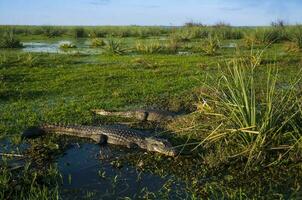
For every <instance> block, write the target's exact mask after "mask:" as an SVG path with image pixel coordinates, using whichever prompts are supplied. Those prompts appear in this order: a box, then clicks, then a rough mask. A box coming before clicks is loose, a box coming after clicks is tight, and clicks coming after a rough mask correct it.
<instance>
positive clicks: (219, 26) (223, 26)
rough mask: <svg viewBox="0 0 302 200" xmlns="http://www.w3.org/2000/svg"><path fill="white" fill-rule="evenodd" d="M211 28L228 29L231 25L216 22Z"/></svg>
mask: <svg viewBox="0 0 302 200" xmlns="http://www.w3.org/2000/svg"><path fill="white" fill-rule="evenodd" d="M213 27H215V28H226V27H227V28H230V27H231V24H230V23H227V22H224V21H220V22H217V23H216V24H214V25H213Z"/></svg>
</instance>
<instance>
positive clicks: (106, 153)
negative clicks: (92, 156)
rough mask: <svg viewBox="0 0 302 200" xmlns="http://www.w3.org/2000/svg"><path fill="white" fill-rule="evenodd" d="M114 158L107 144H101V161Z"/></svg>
mask: <svg viewBox="0 0 302 200" xmlns="http://www.w3.org/2000/svg"><path fill="white" fill-rule="evenodd" d="M112 156H113V154H112V151H111V149H110V147H109V145H107V144H101V145H100V155H99V158H100V159H101V160H107V159H109V158H111V157H112Z"/></svg>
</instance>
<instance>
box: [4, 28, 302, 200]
mask: <svg viewBox="0 0 302 200" xmlns="http://www.w3.org/2000/svg"><path fill="white" fill-rule="evenodd" d="M8 28H11V27H7V26H2V27H0V32H1V34H7V33H6V32H5V30H7V29H8ZM13 28H14V32H13V33H14V34H13V35H12V37H11V38H9V37H8V39H7V40H6V41H8V42H6V43H7V44H9V45H6V46H18V45H20V44H21V42H20V41H26V42H27V41H39V42H40V41H41V40H46V41H49V42H53V41H55V42H58V41H66V40H70V41H73V42H74V43H63V44H62V45H61V46H60V48H62V49H69V48H76V47H77V48H81V46H80V45H83V44H84V45H83V46H85V45H86V47H85V48H87V49H90V48H92V47H93V48H96V49H93V50H100V52H99V53H98V54H89V53H80V52H77V53H70V54H68V55H67V54H59V53H47V54H46V53H35V52H30V53H29V52H26V53H25V52H23V51H19V50H18V51H17V50H14V51H11V50H6V49H2V50H1V52H0V112H1V115H0V138H1V139H2V140H3V141H4V142H3V143H1V144H0V145H2V146H3V147H5V148H3V151H4V149H6V147H7V146H8V147H7V148H8V150H9V149H10V145H7V142H6V141H7V140H9V141H10V142H11V143H16V144H14V145H15V147H17V149H18V151H16V152H19V147H20V148H21V146H22V145H23V144H28V143H27V142H28V140H23V139H21V137H20V135H19V133H20V132H22V130H24V129H25V128H27V127H30V126H36V125H39V124H41V123H45V122H46V123H69V124H85V125H98V124H100V123H101V124H111V123H117V122H120V121H121V120H124V119H117V118H109V119H107V118H103V117H97V116H94V115H92V114H91V113H90V110H91V109H95V108H103V109H109V110H111V109H112V110H127V109H135V108H157V109H161V110H169V111H173V112H176V113H182V114H183V113H185V115H183V116H182V117H180V118H177V119H175V120H174V121H170V122H167V123H160V124H151V123H150V124H149V123H136V122H133V121H130V122H129V121H126V120H125V121H126V122H125V123H128V124H130V126H131V127H133V128H139V129H145V128H146V129H148V130H149V129H151V131H150V132H152V133H153V132H156V134H158V135H160V136H161V137H164V138H169V141H171V142H172V143H173V145H174V146H175V148H176V149H177V150H178V151H179V152H181V154H180V155H179V156H178V157H176V158H174V159H172V158H166V157H164V156H161V155H157V154H151V153H144V152H135V153H129V154H123V155H124V157H123V156H122V158H119V159H117V160H114V161H113V162H112V163H113V164H112V166H115V167H114V168H112V170H113V171H114V170H116V171H119V172H120V173H122V172H123V173H125V171H126V170H125V169H126V168H127V169H128V167H129V166H131V167H133V168H135V171H137V172H138V174H139V175H138V177H137V180H134V181H133V182H136V181H138V182H139V180H140V178H141V177H140V176H141V174H144V173H150V174H151V175H150V176H153V175H154V176H160V177H165V178H163V179H161V180H165V181H166V183H163V185H162V189H160V190H159V191H158V192H154V191H153V192H151V191H148V186H149V185H147V186H146V187H145V188H144V189H141V191H140V192H139V193H137V194H133V195H132V196H131V195H128V196H127V195H121V194H120V195H121V196H118V197H124V198H126V199H127V198H128V199H129V198H133V199H137V198H142V199H144V198H145V199H146V198H149V199H160V198H163V199H169V198H170V199H177V198H176V197H178V198H179V199H200V198H209V199H223V198H224V199H240V198H241V199H246V198H248V199H253V198H254V199H259V198H260V199H261V198H262V199H265V198H272V197H276V196H278V198H279V197H280V198H283V199H290V198H293V199H295V198H296V197H299V196H301V193H302V191H301V187H300V185H301V180H302V179H301V177H302V174H301V167H302V165H301V160H302V158H301V155H302V154H301V153H302V135H301V132H302V130H301V129H302V126H301V119H302V104H301V102H302V99H301V98H302V96H301V78H300V76H301V73H299V72H300V69H301V53H302V51H301V48H302V45H301V44H302V42H301V41H302V39H301V38H302V31H301V26H299V25H296V26H289V25H287V24H284V23H280V22H276V23H273V24H272V26H271V27H255V28H252V27H232V26H230V25H229V24H226V23H217V24H216V25H215V26H206V25H204V24H200V23H193V22H192V23H188V24H186V26H183V27H138V26H130V27H114V26H108V27H52V26H41V27H39V26H35V27H27V26H15V27H13ZM17 37H18V39H20V41H19V40H18V39H16V38H17ZM88 37H89V38H88ZM67 38H68V39H67ZM75 38H78V39H77V40H76V39H75ZM3 40H5V37H4V39H3ZM58 43H60V42H58ZM1 44H4V43H1ZM24 44H26V43H24ZM230 44H234V45H230ZM3 47H4V46H3ZM56 47H57V46H56ZM6 48H7V47H6ZM9 48H10V47H9ZM71 52H73V51H71ZM2 140H1V141H2ZM41 140H42V141H43V142H41V143H38V142H37V141H36V140H30V141H31V142H30V144H29V146H30V147H31V148H32V150H31V151H30V152H29V151H23V152H22V151H21V150H20V151H21V153H24V155H25V156H27V158H28V160H29V161H32V160H33V158H35V159H38V160H39V162H41V163H42V164H41V165H39V166H38V167H37V166H36V165H35V164H30V165H29V164H27V165H22V167H21V168H18V169H16V170H15V169H13V170H12V165H11V162H14V159H13V158H12V159H10V158H7V159H6V158H4V156H1V161H0V162H1V166H0V198H6V197H9V198H10V199H13V198H19V199H49V198H53V199H58V198H62V193H64V191H63V190H62V189H61V187H64V186H62V180H61V179H62V177H61V176H60V173H65V174H64V177H65V179H64V181H65V182H64V181H63V182H64V184H69V182H73V181H74V179H75V182H76V177H72V176H71V175H70V174H69V172H70V171H69V168H68V166H69V165H70V163H63V164H62V163H60V164H61V170H59V169H57V168H56V167H54V165H52V164H51V165H49V163H47V162H59V161H58V157H64V156H66V155H62V154H61V153H62V152H63V151H65V150H66V149H68V148H73V147H72V146H76V148H74V149H75V151H80V150H83V149H85V148H78V147H77V146H78V145H79V144H78V142H79V141H81V140H77V139H73V138H64V139H62V138H60V141H61V140H62V143H63V144H61V143H60V144H59V143H55V142H47V141H48V140H51V141H52V140H55V139H53V138H52V137H48V136H47V137H43V138H42V139H41ZM45 140H47V141H45ZM74 141H76V142H74ZM14 145H13V146H14ZM80 145H81V143H80ZM80 145H79V146H80ZM2 146H1V147H2ZM1 151H2V148H1ZM122 151H128V150H124V149H122ZM16 152H15V151H9V152H8V153H12V154H15V153H16ZM41 152H42V153H41ZM44 152H48V153H49V152H52V153H55V154H56V156H58V157H56V156H54V157H52V159H43V154H44ZM0 153H2V152H0ZM89 154H91V152H89ZM41 155H42V156H41ZM91 159H94V155H91V156H90V157H89V159H88V160H91ZM45 160H46V161H45ZM45 162H46V163H47V165H45V166H46V167H45V168H44V167H42V168H40V167H41V166H44V164H45ZM101 165H105V164H104V163H103V162H100V163H99V165H97V166H95V167H98V166H101ZM106 165H107V164H106ZM62 166H63V167H62ZM123 166H127V167H124V168H123ZM62 169H64V170H62ZM85 170H86V168H85ZM94 172H96V173H95V175H96V177H98V178H99V180H101V181H107V182H102V183H106V184H112V185H113V186H114V187H116V186H117V183H118V181H119V178H118V177H117V176H116V177H115V176H114V177H111V178H108V177H107V178H106V176H107V174H106V173H107V172H106V171H102V170H101V169H96V170H95V171H94ZM94 172H93V173H94ZM126 175H127V174H126ZM66 177H67V178H66ZM66 179H67V180H66ZM121 179H122V178H121ZM178 181H179V182H178ZM64 184H63V185H64ZM106 184H104V185H106ZM173 184H174V185H173ZM175 184H179V185H181V186H180V187H179V188H182V189H183V190H184V191H182V190H181V192H180V191H178V190H177V189H175V187H176V186H175ZM70 185H71V184H69V185H68V186H70ZM70 187H71V186H70ZM67 188H68V187H67ZM122 188H125V187H122ZM87 190H88V191H89V192H88V193H87V194H86V193H85V195H86V196H87V198H88V197H91V198H92V197H93V195H94V193H95V190H93V189H91V190H89V188H88V189H87ZM68 192H69V193H72V191H71V190H68ZM68 192H67V193H68ZM178 192H179V193H181V194H178ZM81 195H83V194H81ZM85 195H84V196H85ZM96 198H97V197H96Z"/></svg>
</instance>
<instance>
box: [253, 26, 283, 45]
mask: <svg viewBox="0 0 302 200" xmlns="http://www.w3.org/2000/svg"><path fill="white" fill-rule="evenodd" d="M254 34H255V38H256V40H257V41H259V42H260V43H262V44H273V43H279V42H281V41H284V40H288V35H287V32H286V29H284V28H280V27H273V28H262V29H257V30H256V31H255V32H254Z"/></svg>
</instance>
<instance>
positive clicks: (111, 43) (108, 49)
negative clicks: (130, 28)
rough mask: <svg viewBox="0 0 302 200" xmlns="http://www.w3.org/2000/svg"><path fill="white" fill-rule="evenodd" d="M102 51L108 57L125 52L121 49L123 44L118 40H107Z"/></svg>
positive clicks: (125, 50) (124, 49) (123, 48)
mask: <svg viewBox="0 0 302 200" xmlns="http://www.w3.org/2000/svg"><path fill="white" fill-rule="evenodd" d="M104 51H105V53H106V54H109V55H122V54H125V53H126V52H127V49H126V48H125V47H123V44H122V42H121V41H119V40H115V39H108V40H107V41H106V42H105V46H104Z"/></svg>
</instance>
